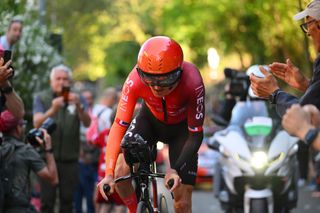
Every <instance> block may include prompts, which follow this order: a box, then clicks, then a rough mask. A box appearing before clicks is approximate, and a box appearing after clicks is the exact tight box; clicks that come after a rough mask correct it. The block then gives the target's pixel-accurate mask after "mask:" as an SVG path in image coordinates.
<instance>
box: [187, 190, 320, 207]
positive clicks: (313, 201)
mask: <svg viewBox="0 0 320 213" xmlns="http://www.w3.org/2000/svg"><path fill="white" fill-rule="evenodd" d="M192 205H193V208H192V210H193V211H192V212H193V213H204V212H206V213H207V212H214V213H222V212H223V211H222V210H221V208H220V205H219V203H218V201H217V199H215V198H214V196H213V195H212V192H211V190H196V191H194V193H193V199H192ZM316 212H320V198H314V197H311V192H310V190H308V189H307V188H306V187H302V188H300V190H299V199H298V205H297V208H296V209H294V210H292V211H291V213H316Z"/></svg>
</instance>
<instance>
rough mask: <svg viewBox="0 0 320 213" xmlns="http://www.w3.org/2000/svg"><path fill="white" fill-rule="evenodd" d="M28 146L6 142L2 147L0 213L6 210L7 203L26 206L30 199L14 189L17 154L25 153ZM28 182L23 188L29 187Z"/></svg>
mask: <svg viewBox="0 0 320 213" xmlns="http://www.w3.org/2000/svg"><path fill="white" fill-rule="evenodd" d="M26 150H27V146H25V145H24V144H21V145H14V144H11V143H6V144H5V145H2V146H1V147H0V213H2V212H3V211H4V210H3V208H4V206H5V205H8V204H9V205H21V206H26V205H28V204H29V200H28V199H27V198H25V197H24V196H20V194H19V192H18V193H17V191H14V190H13V188H14V185H13V179H14V177H15V176H16V172H17V171H16V169H15V164H16V162H17V156H18V155H21V154H22V153H25V152H26ZM27 185H28V182H26V183H25V184H24V187H23V188H22V189H21V191H23V190H24V189H25V187H27Z"/></svg>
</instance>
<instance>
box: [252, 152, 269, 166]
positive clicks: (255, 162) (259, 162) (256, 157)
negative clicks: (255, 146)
mask: <svg viewBox="0 0 320 213" xmlns="http://www.w3.org/2000/svg"><path fill="white" fill-rule="evenodd" d="M250 163H251V166H252V167H253V168H255V169H257V170H260V169H262V168H265V167H266V166H267V164H268V156H267V154H266V153H265V152H263V151H257V152H254V153H253V154H252V158H251V162H250Z"/></svg>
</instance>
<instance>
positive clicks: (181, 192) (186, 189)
mask: <svg viewBox="0 0 320 213" xmlns="http://www.w3.org/2000/svg"><path fill="white" fill-rule="evenodd" d="M192 189H193V186H192V185H188V184H180V185H179V186H178V187H177V188H176V189H175V190H174V192H173V196H174V203H173V205H174V209H175V212H176V213H191V212H192V204H191V203H192Z"/></svg>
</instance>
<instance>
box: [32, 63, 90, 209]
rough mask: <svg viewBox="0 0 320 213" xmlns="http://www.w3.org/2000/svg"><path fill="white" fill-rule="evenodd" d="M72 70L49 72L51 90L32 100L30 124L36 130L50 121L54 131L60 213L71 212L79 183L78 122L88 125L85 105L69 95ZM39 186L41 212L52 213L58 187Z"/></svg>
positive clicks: (80, 100) (43, 184)
mask: <svg viewBox="0 0 320 213" xmlns="http://www.w3.org/2000/svg"><path fill="white" fill-rule="evenodd" d="M71 76H72V74H71V70H70V69H69V68H68V67H66V66H64V65H58V66H56V67H54V68H53V69H52V70H51V73H50V86H51V88H50V89H48V90H44V91H41V92H40V93H39V94H37V95H36V96H35V98H34V100H33V124H34V126H35V127H36V128H39V126H41V125H42V123H43V122H44V121H45V120H46V119H47V118H49V117H50V118H52V119H53V120H54V121H55V122H56V124H57V129H56V131H55V132H54V133H53V134H52V141H53V144H54V146H53V148H54V153H53V154H54V157H55V160H56V163H57V169H58V173H59V200H60V202H59V205H60V210H59V211H60V212H66V213H70V212H72V210H73V209H72V208H73V205H72V201H73V195H74V191H75V188H76V186H77V183H78V181H79V165H78V159H79V153H80V122H82V123H83V125H84V126H85V127H88V126H89V125H90V121H91V120H90V117H89V114H88V113H87V109H86V107H85V106H86V102H85V100H84V99H82V98H81V96H79V95H78V94H76V93H73V92H71V91H70V87H69V86H70V85H71V81H72V79H71V78H72V77H71ZM40 184H41V204H42V205H41V212H43V213H47V212H48V213H49V212H54V204H55V199H56V189H57V187H52V186H50V185H49V184H47V183H45V182H44V181H40Z"/></svg>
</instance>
